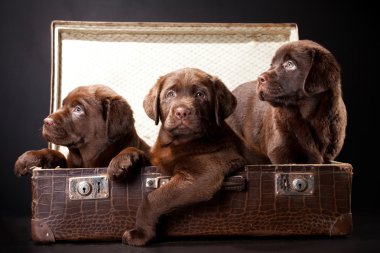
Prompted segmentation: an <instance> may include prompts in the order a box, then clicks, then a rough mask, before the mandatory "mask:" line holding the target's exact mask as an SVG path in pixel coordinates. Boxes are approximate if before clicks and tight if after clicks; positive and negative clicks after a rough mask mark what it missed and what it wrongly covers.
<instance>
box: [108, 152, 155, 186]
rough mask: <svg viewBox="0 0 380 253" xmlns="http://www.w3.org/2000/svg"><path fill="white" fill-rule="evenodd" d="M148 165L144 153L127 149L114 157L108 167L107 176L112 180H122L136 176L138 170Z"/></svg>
mask: <svg viewBox="0 0 380 253" xmlns="http://www.w3.org/2000/svg"><path fill="white" fill-rule="evenodd" d="M148 164H149V162H148V159H147V158H146V156H145V153H144V152H143V151H141V150H139V149H137V148H133V147H128V148H125V149H123V150H122V151H121V152H120V153H119V154H118V155H117V156H115V157H114V158H113V159H112V160H111V162H110V163H109V165H108V168H107V174H108V176H109V177H110V178H111V179H113V180H124V179H126V178H129V177H132V176H133V175H134V174H135V175H136V174H137V173H136V172H138V171H140V168H141V167H143V166H147V165H148Z"/></svg>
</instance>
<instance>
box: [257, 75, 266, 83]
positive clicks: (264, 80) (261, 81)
mask: <svg viewBox="0 0 380 253" xmlns="http://www.w3.org/2000/svg"><path fill="white" fill-rule="evenodd" d="M257 81H258V82H259V83H262V84H264V83H266V82H267V76H266V75H265V74H261V75H259V77H258V78H257Z"/></svg>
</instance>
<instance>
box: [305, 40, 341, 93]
mask: <svg viewBox="0 0 380 253" xmlns="http://www.w3.org/2000/svg"><path fill="white" fill-rule="evenodd" d="M313 44H315V45H314V46H312V47H311V48H310V54H311V66H310V70H309V74H308V75H307V78H306V80H305V84H304V90H305V92H306V93H307V94H308V95H314V94H318V93H321V92H324V91H326V90H329V89H332V88H334V87H336V86H337V85H340V67H339V64H338V62H337V61H336V59H335V57H334V56H333V55H332V54H331V53H330V52H329V51H328V50H326V49H325V48H323V47H321V46H319V45H318V44H316V43H313Z"/></svg>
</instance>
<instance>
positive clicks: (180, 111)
mask: <svg viewBox="0 0 380 253" xmlns="http://www.w3.org/2000/svg"><path fill="white" fill-rule="evenodd" d="M174 113H175V116H176V117H177V118H178V119H186V118H187V117H188V116H189V115H190V114H191V112H190V110H189V108H186V107H184V106H179V107H177V108H175V112H174Z"/></svg>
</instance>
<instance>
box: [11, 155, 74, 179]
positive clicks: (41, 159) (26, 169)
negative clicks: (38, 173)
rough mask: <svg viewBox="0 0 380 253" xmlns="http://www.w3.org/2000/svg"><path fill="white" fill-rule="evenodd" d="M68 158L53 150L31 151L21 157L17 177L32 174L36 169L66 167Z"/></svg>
mask: <svg viewBox="0 0 380 253" xmlns="http://www.w3.org/2000/svg"><path fill="white" fill-rule="evenodd" d="M66 165H67V163H66V158H65V156H64V155H62V154H61V153H60V152H58V151H56V150H51V149H47V148H44V149H40V150H30V151H27V152H25V153H24V154H22V155H21V156H19V158H18V159H17V161H16V163H15V167H14V173H15V174H16V176H24V175H26V174H32V171H33V168H34V167H41V168H55V167H62V168H65V167H67V166H66Z"/></svg>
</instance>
